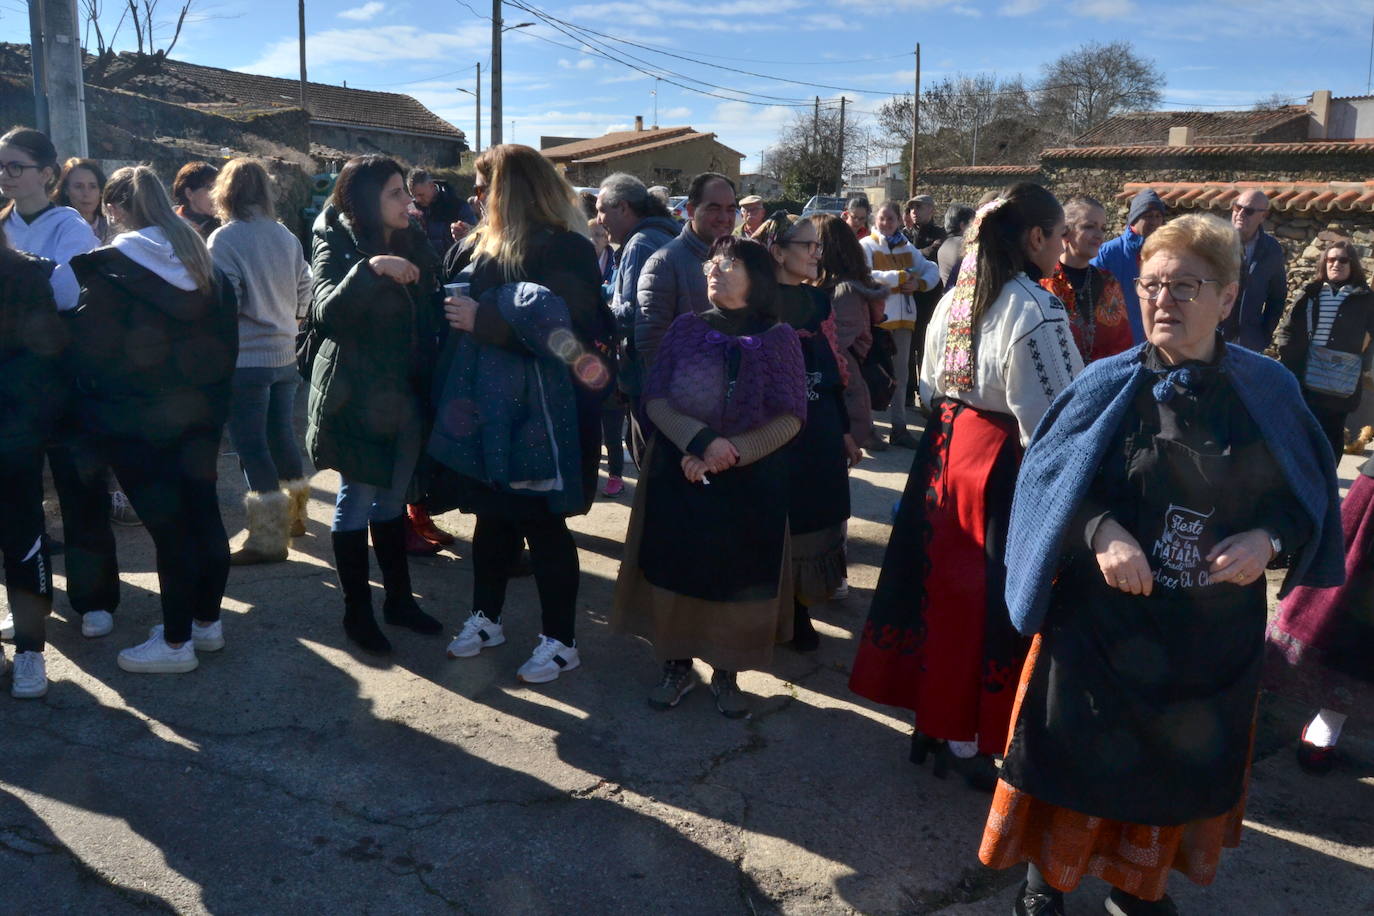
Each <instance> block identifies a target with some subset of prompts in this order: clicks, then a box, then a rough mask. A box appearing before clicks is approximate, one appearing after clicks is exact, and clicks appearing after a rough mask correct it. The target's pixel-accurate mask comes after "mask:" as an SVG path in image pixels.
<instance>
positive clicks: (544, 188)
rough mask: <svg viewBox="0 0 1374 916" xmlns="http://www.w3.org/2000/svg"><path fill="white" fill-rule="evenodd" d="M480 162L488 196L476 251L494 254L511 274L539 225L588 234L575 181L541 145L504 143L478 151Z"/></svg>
mask: <svg viewBox="0 0 1374 916" xmlns="http://www.w3.org/2000/svg"><path fill="white" fill-rule="evenodd" d="M474 167H475V168H476V170H477V173H478V174H479V175H481V176H482V178H484V179H485V180H486V183H487V196H486V215H485V217H484V218H483V219H482V222H481V223H480V224H479V225H478V226H477V229H476V230H475V233H476V235H477V244H476V246H475V247H474V249H473V253H474V254H475V255H478V256H481V255H486V256H488V257H491V258H494V259H495V260H496V263H497V264H500V265H501V268H502V270H503V271H505V273H506V275H507V276H508V277H509V276H512V275H513V274H514V273H515V272H516V271H517V270H518V269H519V267H520V265H521V263H522V262H523V261H524V259H525V250H526V247H527V246H528V244H529V240H530V236H531V235H532V234H533V233H534V230H535V228H536V227H538V226H541V225H545V226H553V227H554V228H555V229H562V230H564V231H567V232H576V233H579V234H580V235H584V236H585V235H587V226H586V217H585V216H583V215H582V208H581V207H580V206H579V205H578V202H577V197H576V194H575V193H574V192H573V189H572V185H570V184H568V182H567V181H565V180H564V178H563V176H562V175H559V174H558V172H557V171H556V170H555V169H554V167H553V163H551V162H549V160H547V159H545V158H544V157H543V156H542V155H540V154H539V152H538V151H537V150H534V149H531V148H530V147H528V146H521V145H520V144H517V143H503V144H501V145H499V146H493V147H490V148H488V149H487V151H486V152H485V153H483V154H482V155H481V156H478V157H477V162H476V163H475V164H474Z"/></svg>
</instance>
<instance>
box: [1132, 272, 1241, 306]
mask: <svg viewBox="0 0 1374 916" xmlns="http://www.w3.org/2000/svg"><path fill="white" fill-rule="evenodd" d="M1204 283H1216V284H1218V285H1220V283H1221V281H1220V280H1170V281H1169V282H1167V283H1162V282H1160V281H1159V280H1147V279H1146V278H1144V277H1137V278H1136V281H1135V291H1136V292H1137V293H1139V294H1140V296H1141V298H1143V299H1146V300H1148V301H1150V302H1154V301H1155V300H1156V299H1158V298H1159V294H1160V293H1161V292H1163V291H1164V289H1165V287H1168V289H1169V298H1170V299H1172V300H1174V301H1175V302H1192V301H1193V300H1194V299H1196V298H1197V297H1198V293H1201V292H1202V284H1204Z"/></svg>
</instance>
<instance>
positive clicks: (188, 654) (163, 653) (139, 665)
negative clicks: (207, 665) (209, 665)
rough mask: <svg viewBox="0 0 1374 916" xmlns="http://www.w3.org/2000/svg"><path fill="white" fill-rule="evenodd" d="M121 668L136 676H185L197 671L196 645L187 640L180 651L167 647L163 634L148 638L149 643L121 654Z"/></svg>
mask: <svg viewBox="0 0 1374 916" xmlns="http://www.w3.org/2000/svg"><path fill="white" fill-rule="evenodd" d="M118 662H119V667H121V668H123V669H124V670H125V671H132V672H134V673H136V674H184V673H185V672H187V671H194V670H196V666H197V665H199V664H200V662H199V661H198V660H197V659H196V650H195V643H193V642H191V641H190V640H187V641H186V642H184V643H182V645H181V648H180V649H173V648H172V647H171V646H169V645H167V642H166V640H164V639H163V638H162V634H161V633H158V634H157V635H155V636H150V637H148V641H147V642H145V643H143V644H141V645H137V646H132V647H130V648H128V649H125V650H124V651H123V652H120V653H119V658H118Z"/></svg>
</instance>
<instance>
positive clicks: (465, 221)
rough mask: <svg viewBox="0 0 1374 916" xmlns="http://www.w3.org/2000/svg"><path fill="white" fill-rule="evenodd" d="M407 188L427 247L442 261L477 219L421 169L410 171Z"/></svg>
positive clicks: (467, 208) (452, 193) (451, 193)
mask: <svg viewBox="0 0 1374 916" xmlns="http://www.w3.org/2000/svg"><path fill="white" fill-rule="evenodd" d="M406 184H407V186H408V187H409V188H410V196H411V197H413V198H415V207H416V209H417V210H419V211H420V217H421V218H420V222H421V224H422V225H423V226H424V228H425V236H426V237H427V238H428V239H429V244H430V247H432V248H433V249H434V253H435V254H436V255H438V256H439V257H440V258H442V257H443V256H444V253H445V252H446V251H448V250H449V248H450V247H451V246H452V245H453V243H454V242H456V241H458V240H459V239H461V238H462V237H463V236H465V235H467V234H468V232H469V231H470V230H471V229H472V227H473V226H475V225H476V224H477V216H476V215H475V214H474V213H473V212H472V207H470V206H468V202H467V201H466V200H464V199H463V198H462V197H460V196H459V195H458V193H457V192H456V191H454V190H453V189H452V188H450V187H449V186H448V185H446V184H444V183H443V182H442V181H435V180H434V178H433V177H432V176H431V175H430V174H429V172H427V171H425V170H424V169H411V170H410V175H409V176H407V178H406Z"/></svg>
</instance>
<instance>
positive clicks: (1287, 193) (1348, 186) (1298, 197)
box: [1116, 181, 1374, 212]
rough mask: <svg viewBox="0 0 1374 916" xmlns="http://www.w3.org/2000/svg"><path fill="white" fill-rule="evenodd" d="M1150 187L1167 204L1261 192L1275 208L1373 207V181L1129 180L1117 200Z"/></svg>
mask: <svg viewBox="0 0 1374 916" xmlns="http://www.w3.org/2000/svg"><path fill="white" fill-rule="evenodd" d="M1147 188H1149V189H1152V190H1153V191H1154V192H1155V193H1156V194H1158V195H1159V196H1160V197H1161V198H1163V200H1164V202H1165V203H1166V204H1168V205H1169V206H1170V207H1185V208H1188V209H1194V210H1203V209H1226V208H1228V207H1230V206H1231V202H1232V201H1234V200H1235V199H1236V198H1237V197H1239V196H1240V194H1241V192H1243V191H1249V190H1251V189H1255V188H1257V189H1259V190H1260V191H1263V192H1264V194H1265V196H1266V197H1268V198H1269V206H1270V207H1271V208H1273V209H1275V210H1308V211H1318V212H1330V211H1332V210H1343V211H1349V210H1365V211H1370V210H1374V181H1205V182H1204V181H1170V182H1130V183H1128V184H1126V185H1124V186H1123V187H1122V189H1121V193H1119V194H1117V195H1116V197H1117V199H1118V200H1122V201H1125V200H1130V199H1131V198H1132V197H1134V196H1135V195H1136V194H1138V193H1139V192H1141V191H1143V190H1145V189H1147Z"/></svg>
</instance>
